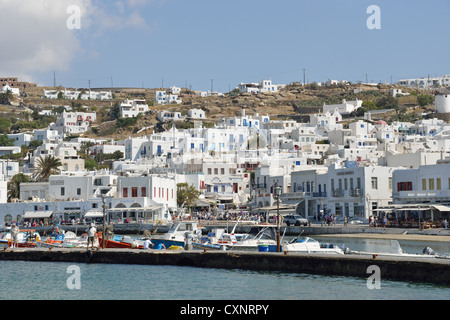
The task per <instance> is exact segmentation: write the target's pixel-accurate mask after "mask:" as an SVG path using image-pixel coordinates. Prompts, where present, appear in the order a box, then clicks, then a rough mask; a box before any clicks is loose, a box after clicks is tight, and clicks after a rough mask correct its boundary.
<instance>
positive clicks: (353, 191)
mask: <svg viewBox="0 0 450 320" xmlns="http://www.w3.org/2000/svg"><path fill="white" fill-rule="evenodd" d="M349 194H350V197H361V196H362V195H364V192H363V191H362V190H361V189H360V188H355V189H350V191H349Z"/></svg>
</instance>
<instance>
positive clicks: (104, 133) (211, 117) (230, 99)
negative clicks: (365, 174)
mask: <svg viewBox="0 0 450 320" xmlns="http://www.w3.org/2000/svg"><path fill="white" fill-rule="evenodd" d="M390 88H393V86H388V85H379V86H365V85H348V86H331V87H319V86H315V85H307V86H305V87H302V86H299V85H289V86H287V87H286V88H285V89H283V90H280V91H279V92H276V93H260V94H250V93H240V94H226V95H225V96H211V97H200V96H194V95H187V94H185V93H186V91H185V90H184V91H182V94H181V95H180V98H181V99H182V100H183V103H182V104H179V105H157V104H154V102H153V98H154V95H155V91H156V90H160V89H138V88H114V89H113V90H112V91H113V95H114V100H113V101H93V100H92V101H84V100H74V101H71V100H59V99H58V100H50V99H42V98H41V97H42V94H43V89H44V87H35V88H29V89H27V90H26V96H25V97H22V98H21V99H22V101H21V103H20V108H19V106H18V105H19V103H18V101H16V103H15V105H17V106H14V104H13V106H3V107H2V106H0V112H4V113H5V112H6V114H7V115H6V114H5V116H6V117H11V116H12V115H14V111H17V112H16V113H15V116H18V115H19V114H21V113H23V111H24V110H41V109H49V108H51V107H52V106H64V105H69V106H70V105H74V106H81V105H83V106H88V107H89V108H90V109H91V110H93V111H96V112H97V124H95V125H94V127H95V129H94V130H93V131H94V132H90V133H89V134H88V135H89V136H91V137H100V136H101V137H110V138H114V139H122V138H126V137H128V136H142V135H144V134H149V133H151V132H153V131H154V130H162V129H163V128H162V127H161V124H159V126H158V128H156V129H155V125H157V124H158V121H157V120H156V115H157V113H158V112H159V111H161V110H168V111H179V112H181V113H182V114H183V115H186V114H187V112H188V110H189V109H192V108H198V109H203V110H204V111H205V113H206V117H207V119H206V120H205V121H206V122H207V125H213V124H214V123H216V122H217V121H218V120H220V119H221V118H223V117H230V116H236V115H240V114H241V112H242V109H243V108H245V110H246V113H247V114H255V113H258V114H268V115H270V116H271V118H272V119H288V118H292V119H295V120H297V121H308V115H309V114H312V113H318V112H321V110H322V106H323V104H324V103H326V104H338V103H341V102H342V100H343V99H346V100H355V99H360V100H363V101H373V102H376V101H378V100H379V99H381V98H382V97H387V96H389V89H390ZM45 89H49V88H45ZM355 89H356V92H358V93H355ZM92 90H100V89H92ZM103 90H110V89H103ZM403 91H404V92H405V91H406V92H407V90H405V89H403ZM127 98H130V99H137V98H139V99H146V101H147V103H148V104H149V106H150V109H151V110H152V111H151V112H149V113H148V114H146V115H143V116H142V117H140V118H139V119H138V120H137V121H136V123H134V124H133V125H131V126H128V127H122V128H117V126H116V120H115V119H113V117H112V115H111V112H110V111H111V109H112V108H113V106H114V105H115V104H116V103H120V102H122V101H123V100H124V99H127ZM397 101H398V103H399V105H400V106H405V107H409V108H408V109H405V110H408V112H415V113H418V112H423V111H424V110H423V109H417V108H415V107H414V106H416V104H417V97H416V96H415V95H411V96H405V97H400V98H397ZM19 110H20V111H19ZM391 114H392V113H391ZM385 116H388V115H385ZM380 117H382V115H380ZM386 120H387V119H386ZM176 125H177V126H180V127H188V126H190V125H192V123H185V124H182V123H177V124H176ZM167 126H168V125H166V127H167Z"/></svg>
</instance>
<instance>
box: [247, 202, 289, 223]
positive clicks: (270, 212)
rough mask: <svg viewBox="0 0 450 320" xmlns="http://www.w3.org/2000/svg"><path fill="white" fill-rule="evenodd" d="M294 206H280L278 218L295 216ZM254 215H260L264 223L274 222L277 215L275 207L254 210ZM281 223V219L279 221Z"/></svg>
mask: <svg viewBox="0 0 450 320" xmlns="http://www.w3.org/2000/svg"><path fill="white" fill-rule="evenodd" d="M296 207H297V206H296V205H293V204H280V208H279V210H280V217H283V216H285V215H288V214H296ZM254 210H255V212H254V213H256V214H258V215H261V216H262V217H263V219H264V221H266V222H276V216H277V214H278V208H277V206H276V205H275V206H267V207H261V208H255V209H254ZM281 221H283V219H281Z"/></svg>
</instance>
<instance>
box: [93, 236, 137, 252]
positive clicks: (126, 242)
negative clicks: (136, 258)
mask: <svg viewBox="0 0 450 320" xmlns="http://www.w3.org/2000/svg"><path fill="white" fill-rule="evenodd" d="M102 237H103V235H102V233H101V232H99V233H98V245H99V247H101V246H102V245H103V238H102ZM94 246H95V244H94ZM105 248H115V249H143V248H144V244H143V243H142V241H139V240H136V239H133V238H131V237H130V236H117V235H114V237H113V238H112V239H107V238H105Z"/></svg>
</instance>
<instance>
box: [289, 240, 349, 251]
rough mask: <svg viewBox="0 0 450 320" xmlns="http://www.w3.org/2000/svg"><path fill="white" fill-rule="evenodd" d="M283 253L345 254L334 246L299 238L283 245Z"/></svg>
mask: <svg viewBox="0 0 450 320" xmlns="http://www.w3.org/2000/svg"><path fill="white" fill-rule="evenodd" d="M282 251H284V252H286V251H288V252H304V253H326V254H344V250H342V249H341V248H339V247H338V246H336V245H333V244H321V243H319V241H317V240H315V239H313V238H310V237H298V238H294V239H292V240H291V241H289V242H285V243H283V244H282Z"/></svg>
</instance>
